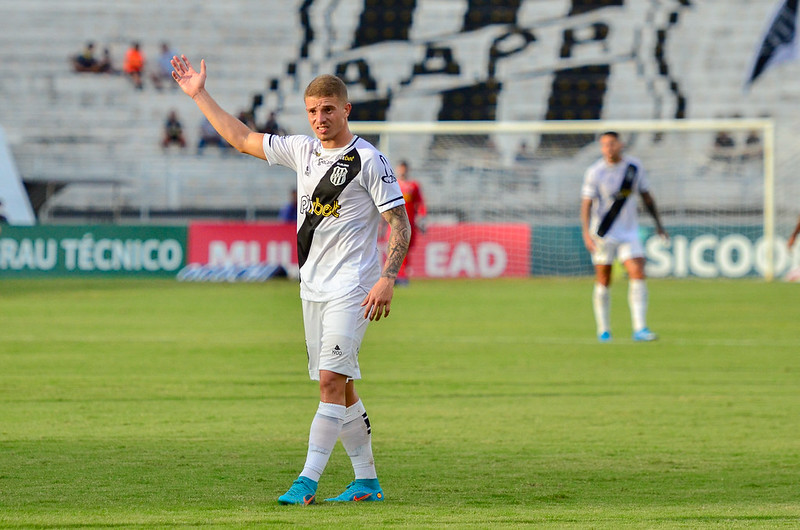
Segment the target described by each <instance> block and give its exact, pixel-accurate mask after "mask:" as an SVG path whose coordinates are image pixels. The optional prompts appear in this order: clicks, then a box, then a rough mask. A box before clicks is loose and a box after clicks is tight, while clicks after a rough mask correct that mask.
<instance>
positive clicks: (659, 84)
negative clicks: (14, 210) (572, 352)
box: [0, 0, 800, 220]
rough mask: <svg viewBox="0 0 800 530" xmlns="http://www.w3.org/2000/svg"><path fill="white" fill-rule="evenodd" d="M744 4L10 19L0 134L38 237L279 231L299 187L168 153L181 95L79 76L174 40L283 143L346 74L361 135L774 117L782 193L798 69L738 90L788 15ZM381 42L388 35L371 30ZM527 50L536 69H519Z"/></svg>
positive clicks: (442, 3) (395, 0)
mask: <svg viewBox="0 0 800 530" xmlns="http://www.w3.org/2000/svg"><path fill="white" fill-rule="evenodd" d="M733 3H734V4H735V7H732V6H731V5H730V3H729V2H691V1H688V0H673V1H661V2H622V1H616V0H608V1H600V0H598V1H589V0H580V1H579V0H573V1H567V0H560V1H554V2H546V3H545V2H538V1H532V0H513V1H512V0H508V1H500V0H494V1H478V0H402V1H401V0H384V1H377V0H360V1H353V2H336V1H333V0H293V1H286V2H263V1H255V0H232V1H230V2H221V3H198V2H195V1H193V0H175V1H173V2H170V3H167V4H160V5H158V7H157V8H154V7H153V5H152V4H149V3H141V2H138V1H136V0H120V1H116V2H103V1H101V0H63V1H60V2H55V3H54V2H50V1H48V0H26V1H25V2H4V3H2V4H0V20H2V22H1V23H0V24H1V25H2V30H3V31H0V57H1V58H2V61H3V65H4V76H3V77H2V78H0V95H2V98H3V101H4V104H3V105H2V106H0V124H2V125H3V127H4V128H5V130H6V132H7V136H8V138H9V140H10V143H11V148H12V151H13V153H14V156H15V159H16V162H17V165H18V168H19V171H20V173H21V174H22V176H23V178H24V180H25V181H26V183H27V184H28V185H29V187H30V188H31V190H35V191H36V193H37V194H38V195H37V196H38V197H39V198H40V201H39V202H40V203H41V204H40V205H39V206H40V207H41V209H40V211H39V214H40V218H41V219H42V220H47V219H50V220H57V219H60V218H68V217H70V216H78V215H80V212H83V214H85V215H89V214H91V213H92V212H95V211H96V213H97V215H98V216H100V215H108V214H109V212H111V213H113V214H114V215H116V216H120V217H123V218H130V219H136V218H138V219H142V220H149V219H154V218H157V217H159V216H160V217H161V218H170V217H171V216H174V215H177V216H178V217H180V215H185V214H191V215H198V216H199V215H214V216H219V215H230V216H233V217H241V216H244V217H246V218H257V217H269V216H270V215H273V214H274V213H275V212H277V209H278V208H279V206H280V204H281V203H282V201H283V199H284V197H285V196H286V193H287V190H288V189H290V188H291V187H292V180H293V176H292V175H291V173H290V172H288V171H285V170H283V169H281V168H277V167H268V166H266V165H264V164H263V163H260V162H259V161H257V160H251V159H248V158H247V157H243V156H239V155H237V154H235V153H233V154H230V155H227V156H226V155H223V154H220V153H217V152H216V150H210V151H209V152H208V153H206V154H205V155H203V156H202V157H197V156H195V155H194V152H193V150H192V149H188V150H187V153H179V152H168V153H164V152H163V151H162V150H161V149H160V147H159V135H160V132H161V126H162V121H163V116H165V115H166V113H167V112H168V111H169V110H170V109H173V108H174V109H176V110H177V111H178V114H179V115H180V116H181V118H182V121H183V125H184V129H185V131H186V133H187V136H188V141H189V144H190V146H192V147H193V146H195V145H196V142H197V129H198V126H199V123H200V115H199V112H198V111H197V110H196V108H195V107H194V104H193V103H192V102H191V101H190V100H188V98H186V97H185V96H183V95H182V94H180V93H179V92H178V91H176V90H172V89H166V90H163V91H157V90H156V89H155V88H154V87H153V86H152V84H150V83H149V82H147V81H148V80H147V79H146V84H145V89H144V90H143V91H137V90H134V89H133V87H132V86H131V83H130V82H129V80H127V79H126V78H124V77H123V76H118V75H105V74H79V73H75V72H73V71H72V69H71V67H70V62H69V58H70V55H71V54H74V53H75V52H76V51H77V50H79V49H80V48H81V47H82V46H83V45H84V43H86V42H87V41H89V40H92V41H94V42H95V43H96V45H97V48H98V49H102V48H104V47H109V48H110V49H111V52H112V57H113V59H114V62H115V64H116V65H117V66H119V65H121V62H122V55H123V53H124V51H125V49H126V48H127V46H128V45H129V44H130V43H131V42H133V41H139V42H141V43H142V46H143V50H144V53H145V55H146V57H147V59H148V60H149V61H150V62H151V63H153V62H154V61H155V59H156V58H157V56H158V51H159V46H160V43H161V42H162V41H164V40H166V41H169V42H170V43H171V45H172V46H173V47H174V48H175V49H177V50H179V51H181V52H185V53H186V54H187V55H189V57H190V58H191V59H192V60H193V61H194V62H195V63H196V64H199V60H200V58H201V57H203V58H205V59H206V61H207V63H208V65H209V70H210V76H211V77H210V80H209V87H210V89H211V90H212V91H213V94H214V96H215V97H216V98H217V99H218V100H219V101H220V103H221V104H222V105H223V107H225V108H227V109H228V110H230V111H231V112H233V113H236V112H239V111H240V110H248V109H251V108H252V109H253V110H255V113H256V120H257V122H263V121H264V120H265V118H266V115H267V114H268V113H269V111H272V110H278V111H279V120H280V122H281V123H282V124H283V125H284V127H286V129H287V130H288V131H289V132H301V133H305V132H307V124H306V121H305V116H304V113H303V109H302V106H301V105H300V103H301V101H300V98H301V96H300V94H301V91H302V88H303V87H304V86H305V83H306V82H307V80H309V79H310V78H311V77H312V76H313V75H314V74H315V73H319V72H321V71H326V70H329V71H334V72H336V71H338V72H339V73H340V74H342V75H343V76H348V79H349V81H350V82H351V83H352V85H351V91H352V92H351V95H352V96H353V99H354V101H355V102H356V106H355V109H354V114H353V117H354V119H361V120H375V119H377V120H394V121H406V120H416V121H425V120H436V119H439V120H453V119H459V120H460V119H465V120H475V119H477V120H542V119H546V118H548V119H587V118H588V119H595V118H604V119H652V118H715V117H730V116H734V115H740V116H744V117H761V116H771V117H774V118H775V119H776V120H777V121H778V128H779V136H778V139H779V145H778V153H779V154H780V153H785V154H782V155H780V156H782V158H780V159H779V163H778V170H779V179H780V178H782V177H781V175H782V174H785V173H786V171H785V170H784V171H783V173H781V171H782V168H787V167H790V166H789V165H790V164H792V163H793V160H794V159H795V158H797V157H796V155H794V154H792V153H794V151H795V150H794V149H792V148H786V149H782V146H784V147H786V146H788V145H789V144H790V143H791V142H792V138H793V137H794V136H795V134H796V129H797V128H798V127H800V125H797V124H798V123H800V120H798V119H796V118H797V116H796V114H797V111H796V110H795V108H796V105H794V104H793V102H795V101H796V99H797V95H796V89H793V87H796V86H797V83H796V81H797V80H798V78H800V66H798V65H797V64H788V65H784V66H781V67H780V68H778V67H776V68H775V69H773V70H770V71H768V72H767V73H765V74H764V75H763V76H762V78H761V79H760V80H759V81H758V84H757V85H756V86H755V87H754V89H753V90H751V91H750V92H746V91H744V90H743V89H742V85H743V80H744V78H745V75H746V72H747V70H748V67H749V65H750V62H751V60H752V57H753V55H754V53H755V51H756V49H757V46H758V43H759V41H760V39H761V35H762V32H763V30H764V28H765V24H766V22H767V19H768V16H769V15H770V13H771V11H772V10H773V8H774V4H775V3H776V2H774V1H773V0H757V1H746V0H735V1H734V2H733ZM543 4H546V5H543ZM374 25H379V26H381V27H382V31H381V32H374V31H368V30H369V28H370V26H374ZM509 27H513V28H515V29H514V31H509V30H508V28H509ZM525 39H528V41H529V42H527V46H528V47H527V48H526V49H525V52H524V53H517V54H513V53H509V52H508V50H509V49H512V50H513V48H514V47H515V46H522V44H520V43H521V42H523V41H524V40H525ZM436 69H438V71H435V72H434V71H433V70H436ZM431 74H435V75H431ZM787 79H790V80H794V81H792V82H788V83H787V82H786V80H787ZM254 98H260V101H261V104H260V105H256V104H255V101H256V99H254ZM516 147H517V142H516V139H514V142H513V143H511V142H510V143H508V144H507V145H498V146H497V148H498V150H499V153H500V154H499V156H500V163H508V162H509V161H510V160H511V159H512V157H513V151H514V150H515V149H516ZM678 155H679V153H678V154H676V156H678ZM419 176H420V178H423V179H424V178H426V177H425V175H424V174H421V175H419ZM430 178H431V179H433V178H434V177H433V176H431V177H430ZM784 178H785V177H784ZM431 195H432V197H433V200H436V197H437V195H436V193H435V191H434V192H433V193H432V194H431ZM442 196H444V194H442ZM433 206H434V207H435V205H433ZM87 212H88V213H87Z"/></svg>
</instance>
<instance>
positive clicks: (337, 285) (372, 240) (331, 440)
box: [172, 55, 411, 505]
mask: <svg viewBox="0 0 800 530" xmlns="http://www.w3.org/2000/svg"><path fill="white" fill-rule="evenodd" d="M172 66H173V68H174V72H173V74H172V76H173V78H174V79H175V80H176V81H177V82H178V85H179V86H180V87H181V89H183V91H184V92H185V93H186V94H187V95H189V96H190V97H191V98H192V99H193V100H194V101H195V103H196V104H197V106H198V107H199V108H200V110H201V111H202V112H203V114H204V115H205V116H206V117H207V118H208V120H209V121H210V122H211V124H212V125H213V126H214V128H215V129H216V130H217V131H219V133H220V134H221V135H222V137H223V138H225V139H226V140H227V141H228V142H229V143H230V144H231V145H232V146H233V147H235V148H236V149H238V150H239V151H241V152H243V153H246V154H249V155H252V156H254V157H257V158H261V159H263V160H266V161H267V162H269V163H270V164H281V165H284V166H287V167H289V168H292V169H294V170H295V171H296V172H297V193H298V209H299V210H300V211H301V212H302V215H300V216H298V217H299V218H298V221H297V224H298V227H297V255H298V265H299V267H300V279H301V280H300V297H301V299H302V306H303V322H304V326H305V337H306V350H307V353H308V372H309V376H310V377H311V379H312V380H318V381H319V389H320V402H319V405H318V407H317V412H316V414H315V415H314V418H313V420H312V422H311V429H310V433H309V440H308V453H307V457H306V462H305V466H304V467H303V470H302V471H301V472H300V475H299V477H298V478H297V480H295V481H294V483H293V484H292V486H291V487H290V488H289V490H288V491H287V492H286V493H284V494H283V495H281V496H280V497H279V498H278V502H280V503H281V504H300V505H308V504H312V503H313V502H314V501H315V498H316V492H317V483H318V481H319V479H320V476H321V475H322V472H323V471H324V469H325V466H326V465H327V463H328V459H329V457H330V454H331V451H332V450H333V448H334V446H335V445H336V441H337V439H339V438H341V440H342V445H344V448H345V450H346V451H347V454H348V455H349V456H350V459H351V462H352V464H353V470H354V471H355V480H354V481H353V482H352V483H350V485H349V486H347V488H345V490H344V492H342V493H341V494H340V495H338V496H336V497H333V498H331V499H327V500H329V501H382V500H383V498H384V497H383V490H382V489H381V486H380V484H379V482H378V476H377V473H376V471H375V462H374V460H373V453H372V438H371V432H372V431H371V427H370V422H369V418H368V416H367V412H366V410H365V408H364V405H363V403H362V402H361V400H360V398H359V397H358V394H357V393H356V389H355V380H356V379H360V378H361V371H360V369H359V365H358V353H359V348H360V346H361V340H362V338H363V337H364V332H365V331H366V328H367V324H368V323H369V322H370V321H372V320H375V321H378V320H380V319H381V317H382V316H383V317H388V316H389V310H390V306H391V301H392V296H393V293H394V282H395V280H396V278H397V271H398V270H399V269H400V265H401V264H402V263H403V258H405V256H406V252H407V251H408V244H409V240H410V238H411V228H410V225H409V222H408V216H407V214H406V209H405V206H404V203H403V194H402V192H401V191H400V186H399V185H398V184H397V180H396V178H395V176H394V174H393V172H392V169H391V166H390V165H389V162H388V161H387V160H386V158H385V157H384V156H383V155H382V154H381V153H380V152H378V151H377V150H376V149H375V148H374V147H373V146H372V145H371V144H369V143H368V142H366V141H365V140H364V139H362V138H360V137H358V136H355V135H354V134H353V133H351V132H350V127H349V125H348V116H349V114H350V110H351V104H350V102H349V101H348V96H347V87H346V86H345V84H344V83H343V82H342V81H341V80H340V79H339V78H338V77H335V76H332V75H321V76H319V77H317V78H315V79H314V80H312V81H311V83H310V84H309V85H308V87H307V88H306V90H305V95H304V99H305V105H306V113H307V115H308V121H309V124H310V125H311V129H312V130H313V131H314V134H315V136H316V138H312V137H309V136H301V135H294V136H276V135H273V134H268V133H267V134H264V133H258V132H255V131H253V130H252V129H250V128H249V127H248V126H246V125H245V124H244V123H242V122H241V121H239V120H238V119H237V118H235V117H234V116H233V115H231V114H229V113H228V112H226V111H224V110H223V109H222V108H221V107H220V106H219V105H218V104H217V103H216V101H215V100H214V99H213V98H212V97H211V96H210V95H209V93H208V92H207V91H206V89H205V81H206V64H205V61H201V63H200V71H199V72H198V71H197V70H195V69H194V68H193V67H192V65H191V63H190V62H189V60H188V59H187V58H186V56H183V55H182V56H181V57H180V58H178V57H173V59H172ZM381 217H383V219H384V220H385V221H386V222H387V223H388V224H389V226H390V227H391V238H390V240H389V248H388V255H387V258H386V262H385V264H384V266H383V269H382V270H381V267H380V264H379V262H378V247H377V240H378V230H379V227H380V222H381Z"/></svg>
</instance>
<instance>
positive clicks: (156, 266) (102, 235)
mask: <svg viewBox="0 0 800 530" xmlns="http://www.w3.org/2000/svg"><path fill="white" fill-rule="evenodd" d="M186 236H187V231H186V227H176V226H147V225H143V226H118V225H89V226H86V225H83V226H62V225H58V226H47V225H40V226H25V227H22V226H19V227H18V226H3V227H2V231H0V277H6V278H11V277H14V278H19V277H26V276H47V275H51V276H123V275H126V276H127V275H146V276H175V274H177V272H178V271H179V270H180V269H181V268H182V267H183V266H184V265H185V261H186Z"/></svg>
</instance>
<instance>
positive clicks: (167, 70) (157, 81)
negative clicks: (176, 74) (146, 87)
mask: <svg viewBox="0 0 800 530" xmlns="http://www.w3.org/2000/svg"><path fill="white" fill-rule="evenodd" d="M174 55H175V52H174V51H172V50H171V49H170V47H169V44H168V43H167V42H162V43H161V53H160V54H159V55H158V60H157V61H156V68H155V70H154V71H153V73H152V75H151V77H150V78H151V79H152V80H153V86H155V87H156V90H159V91H160V90H163V88H164V84H165V83H166V84H167V86H169V87H170V88H178V85H176V84H175V82H174V81H173V79H172V63H171V61H172V57H173V56H174Z"/></svg>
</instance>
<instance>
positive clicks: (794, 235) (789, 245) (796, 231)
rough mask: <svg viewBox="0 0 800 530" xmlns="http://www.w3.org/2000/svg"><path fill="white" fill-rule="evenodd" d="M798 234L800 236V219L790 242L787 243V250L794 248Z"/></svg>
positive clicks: (790, 237) (799, 218)
mask: <svg viewBox="0 0 800 530" xmlns="http://www.w3.org/2000/svg"><path fill="white" fill-rule="evenodd" d="M797 234H800V217H798V218H797V224H796V225H795V227H794V230H792V234H791V235H790V236H789V240H788V241H787V242H786V248H788V249H790V250H791V248H792V247H793V246H794V242H795V240H796V239H797Z"/></svg>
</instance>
